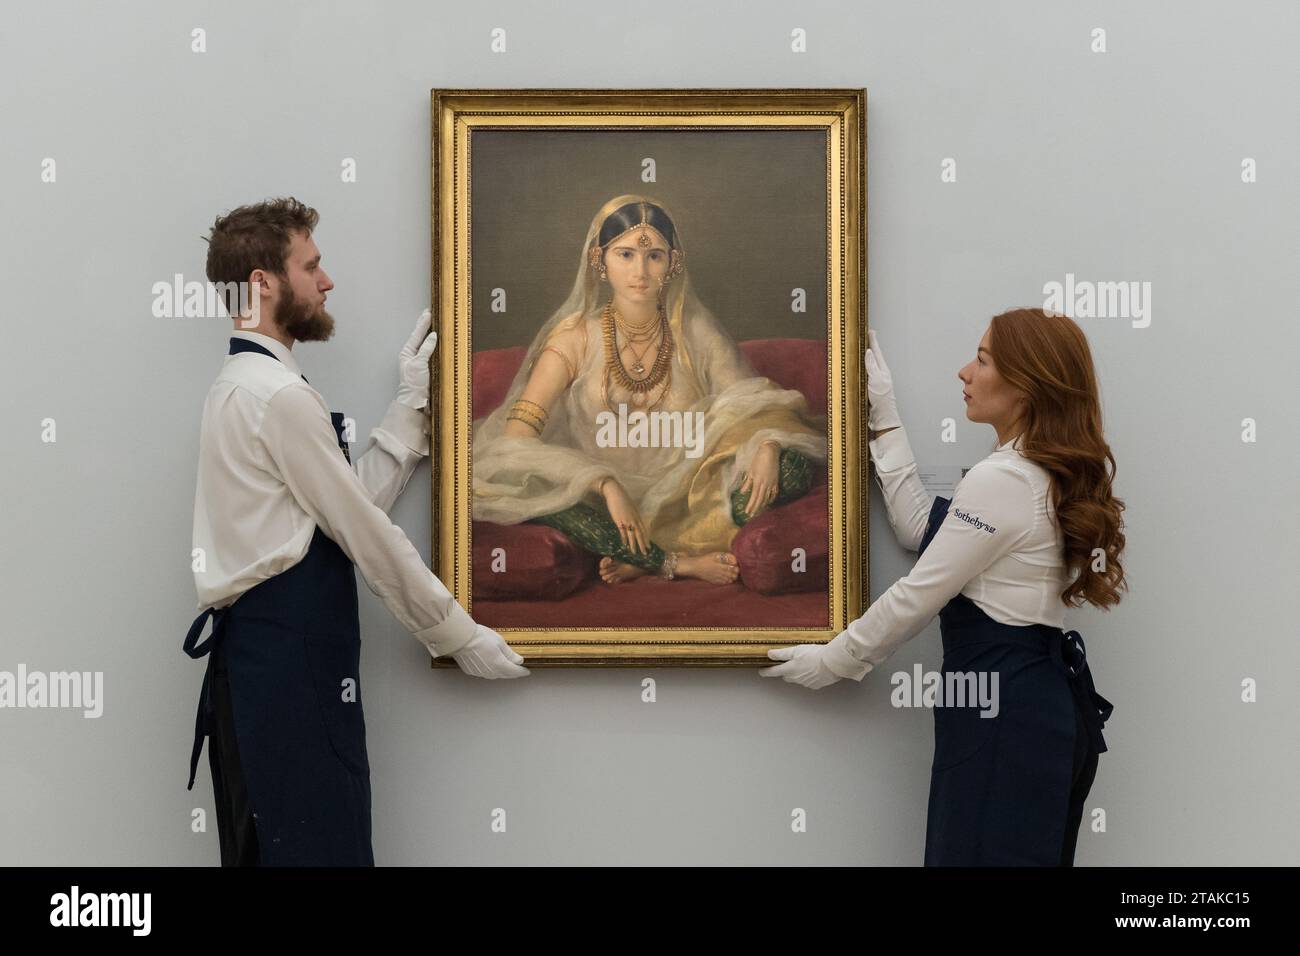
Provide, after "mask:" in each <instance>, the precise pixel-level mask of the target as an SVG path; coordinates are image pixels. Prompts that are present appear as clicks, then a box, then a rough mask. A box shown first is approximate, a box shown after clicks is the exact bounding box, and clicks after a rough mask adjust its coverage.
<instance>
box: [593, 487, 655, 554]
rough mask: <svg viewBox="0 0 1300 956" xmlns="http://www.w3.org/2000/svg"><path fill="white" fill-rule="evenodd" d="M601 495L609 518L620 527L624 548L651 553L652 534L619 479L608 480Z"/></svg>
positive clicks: (619, 531) (640, 552)
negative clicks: (647, 529)
mask: <svg viewBox="0 0 1300 956" xmlns="http://www.w3.org/2000/svg"><path fill="white" fill-rule="evenodd" d="M601 494H603V495H604V497H605V507H606V508H608V509H609V516H610V517H611V518H613V519H614V524H616V525H618V536H619V537H620V538H622V539H623V547H625V548H627V549H628V550H629V551H635V552H636V553H638V554H646V553H647V552H649V550H650V534H649V532H647V531H646V526H645V522H644V521H642V520H641V511H640V509H638V508H637V506H636V503H635V502H634V501H633V500H632V499H631V497H629V496H628V493H627V492H626V491H625V490H624V489H623V486H622V485H620V484H619V483H618V479H617V478H607V479H606V480H605V483H604V484H603V485H602V486H601Z"/></svg>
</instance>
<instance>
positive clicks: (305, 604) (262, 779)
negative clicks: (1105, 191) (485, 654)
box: [184, 338, 374, 866]
mask: <svg viewBox="0 0 1300 956" xmlns="http://www.w3.org/2000/svg"><path fill="white" fill-rule="evenodd" d="M246 351H256V352H262V353H264V354H266V355H270V356H271V357H272V358H274V357H275V356H274V355H273V354H272V353H271V352H270V351H268V350H266V349H264V348H262V347H261V346H260V345H256V344H254V343H252V342H249V341H248V340H246V339H237V338H232V339H231V340H230V352H231V354H235V353H237V352H246ZM331 419H332V420H333V421H334V427H335V431H336V433H337V435H338V441H339V447H340V448H341V449H342V450H343V453H344V456H345V457H346V456H347V443H346V442H345V441H344V438H343V424H342V422H343V416H342V415H341V414H340V413H332V414H331ZM209 616H211V617H212V620H213V625H212V634H211V636H210V637H209V638H208V639H207V640H205V641H203V642H202V643H199V635H200V634H201V633H202V631H203V625H204V622H205V621H206V620H207V618H208V617H209ZM184 650H185V653H187V654H188V655H189V656H190V657H192V658H196V659H197V658H200V657H203V656H204V655H205V654H209V653H211V654H212V656H210V657H209V658H208V665H207V670H206V672H205V673H204V675H203V688H202V690H201V692H200V697H199V707H198V715H197V717H196V718H195V724H194V746H193V750H192V751H191V755H190V778H189V784H188V786H187V789H192V788H193V787H194V774H195V770H196V769H197V767H198V761H199V754H200V752H201V751H202V749H203V738H204V737H207V736H210V735H212V733H213V717H214V714H215V712H214V705H213V694H212V684H213V669H214V665H213V659H214V657H216V656H218V655H219V656H220V657H221V664H222V666H223V668H224V669H225V670H226V671H227V672H228V674H229V686H230V698H231V709H232V712H233V720H234V731H235V737H236V739H237V741H238V755H239V765H240V769H241V771H242V776H243V781H244V786H245V787H246V789H247V798H248V805H249V807H250V808H251V810H252V814H253V818H254V822H255V825H256V833H257V851H258V863H259V864H260V865H262V866H373V865H374V853H373V850H372V848H371V833H370V762H369V758H368V755H367V753H366V726H365V717H364V715H363V713H362V709H361V684H360V681H361V675H360V663H361V629H360V625H359V621H358V617H357V583H356V572H355V570H354V569H353V566H352V562H351V561H350V560H348V557H347V555H345V554H344V553H343V550H342V549H341V548H340V547H339V546H338V545H337V544H336V543H335V542H334V541H332V540H331V539H330V538H329V537H328V536H326V535H325V534H324V532H322V531H321V529H320V528H319V527H318V528H316V530H315V533H314V534H313V535H312V539H311V545H310V547H309V548H308V549H307V553H306V555H305V556H304V557H303V559H302V560H301V561H299V562H298V563H297V564H295V565H294V566H293V567H291V568H289V569H288V570H286V571H283V572H281V573H280V574H277V575H275V576H274V577H271V578H268V579H266V580H264V581H261V582H260V583H258V584H257V585H256V586H254V587H252V588H250V589H249V590H248V591H246V592H245V593H244V594H242V595H240V597H239V598H238V599H237V600H236V601H235V602H234V603H233V604H231V605H229V606H227V607H224V608H220V609H216V608H208V609H207V610H205V611H204V612H203V613H202V614H200V615H199V616H198V617H197V618H196V619H195V620H194V623H193V624H192V625H191V626H190V629H189V633H188V634H186V636H185V642H184ZM349 682H350V683H349Z"/></svg>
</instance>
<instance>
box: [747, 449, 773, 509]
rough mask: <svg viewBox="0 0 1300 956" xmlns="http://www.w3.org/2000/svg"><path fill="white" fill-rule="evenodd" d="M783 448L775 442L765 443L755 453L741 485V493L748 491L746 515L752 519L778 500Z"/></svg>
mask: <svg viewBox="0 0 1300 956" xmlns="http://www.w3.org/2000/svg"><path fill="white" fill-rule="evenodd" d="M780 468H781V446H780V445H778V444H776V443H775V442H771V443H769V442H764V443H763V444H761V445H759V446H758V451H756V452H754V460H753V461H752V462H750V465H749V471H747V472H746V473H745V480H744V481H742V482H741V483H740V491H741V492H745V491H748V492H749V493H750V494H749V500H748V501H746V502H745V514H747V515H749V516H750V517H751V518H752V517H753V516H754V515H756V514H758V513H759V512H760V511H762V510H763V509H764V508H766V507H767V506H768V505H770V504H771V503H772V502H773V501H775V500H776V496H777V492H778V491H780V486H781V476H780Z"/></svg>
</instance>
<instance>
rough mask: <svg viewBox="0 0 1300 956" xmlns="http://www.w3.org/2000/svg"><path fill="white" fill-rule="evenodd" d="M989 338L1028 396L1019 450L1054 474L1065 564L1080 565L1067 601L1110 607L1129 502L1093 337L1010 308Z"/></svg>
mask: <svg viewBox="0 0 1300 956" xmlns="http://www.w3.org/2000/svg"><path fill="white" fill-rule="evenodd" d="M989 345H990V351H991V352H992V353H993V361H994V363H995V364H996V366H997V369H998V372H999V373H1000V374H1001V375H1002V377H1003V378H1004V379H1006V380H1007V382H1008V383H1010V384H1011V385H1013V386H1014V387H1016V388H1018V389H1020V390H1021V391H1022V392H1024V393H1025V394H1026V396H1028V403H1027V411H1026V412H1025V415H1024V418H1023V420H1022V424H1023V425H1024V428H1023V431H1022V434H1023V436H1024V439H1023V447H1022V449H1021V451H1022V453H1023V454H1024V456H1025V457H1026V458H1028V459H1029V460H1030V461H1034V462H1037V463H1038V464H1039V465H1041V466H1042V467H1043V468H1045V469H1046V470H1047V473H1048V474H1049V475H1051V477H1052V503H1053V505H1054V506H1055V508H1056V518H1057V521H1058V523H1059V524H1060V526H1061V531H1062V533H1063V534H1064V537H1065V564H1066V568H1067V569H1068V570H1069V571H1070V572H1077V573H1075V576H1074V579H1073V580H1072V581H1071V582H1070V585H1069V586H1068V587H1067V588H1066V589H1065V590H1064V591H1062V592H1061V600H1062V601H1063V602H1064V603H1065V605H1066V606H1067V607H1078V606H1079V605H1081V604H1083V603H1084V602H1087V603H1090V604H1093V605H1095V606H1097V607H1099V608H1101V609H1102V610H1108V609H1109V608H1110V607H1111V606H1112V605H1115V604H1118V603H1119V601H1120V592H1121V591H1124V590H1127V589H1128V582H1127V581H1125V580H1124V566H1123V565H1122V564H1121V563H1120V555H1121V553H1122V552H1123V550H1124V532H1123V530H1122V529H1123V527H1124V522H1123V519H1122V517H1121V514H1120V513H1121V512H1122V511H1123V510H1124V502H1123V501H1122V500H1120V499H1119V498H1116V497H1115V496H1114V495H1113V494H1111V485H1112V483H1113V482H1114V479H1115V456H1114V455H1112V454H1111V451H1110V446H1109V445H1107V444H1106V439H1105V437H1104V436H1103V434H1102V428H1101V397H1100V393H1099V391H1098V388H1097V374H1096V370H1095V369H1094V367H1093V364H1092V352H1091V350H1090V349H1089V348H1088V340H1087V339H1086V338H1085V337H1084V334H1083V330H1082V329H1080V328H1079V326H1078V325H1076V324H1075V323H1074V321H1073V320H1072V319H1070V318H1068V317H1066V316H1064V315H1057V314H1055V313H1051V312H1044V311H1043V310H1042V309H1012V310H1010V311H1009V312H1003V313H1002V314H1001V315H995V316H994V317H993V322H992V325H991V326H990V329H989ZM1108 463H1109V468H1107V464H1108ZM1098 551H1100V553H1097V552H1098Z"/></svg>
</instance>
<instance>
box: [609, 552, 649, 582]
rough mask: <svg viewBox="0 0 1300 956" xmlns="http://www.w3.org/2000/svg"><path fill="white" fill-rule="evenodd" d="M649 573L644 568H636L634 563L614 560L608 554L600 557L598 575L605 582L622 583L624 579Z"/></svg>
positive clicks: (627, 579) (628, 579)
mask: <svg viewBox="0 0 1300 956" xmlns="http://www.w3.org/2000/svg"><path fill="white" fill-rule="evenodd" d="M649 573H650V572H649V571H647V570H646V569H645V568H638V567H637V566H636V565H635V564H628V563H627V562H625V561H615V560H614V559H613V558H611V557H610V556H609V555H605V557H603V558H601V559H600V577H601V580H603V581H604V582H605V583H606V584H622V583H623V582H624V581H631V580H632V579H634V578H639V577H641V575H643V574H649Z"/></svg>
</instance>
